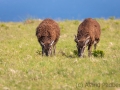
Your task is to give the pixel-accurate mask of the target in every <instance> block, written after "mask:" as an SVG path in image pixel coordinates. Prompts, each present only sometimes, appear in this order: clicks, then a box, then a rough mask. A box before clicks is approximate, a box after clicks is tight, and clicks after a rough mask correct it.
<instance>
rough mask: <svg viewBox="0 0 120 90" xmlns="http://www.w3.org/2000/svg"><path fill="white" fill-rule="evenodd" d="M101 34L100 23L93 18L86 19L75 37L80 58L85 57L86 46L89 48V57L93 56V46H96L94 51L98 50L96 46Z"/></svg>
mask: <svg viewBox="0 0 120 90" xmlns="http://www.w3.org/2000/svg"><path fill="white" fill-rule="evenodd" d="M100 34H101V29H100V25H99V23H98V22H97V21H96V20H94V19H92V18H87V19H85V20H84V21H83V22H82V23H81V24H80V25H79V27H78V32H77V36H76V35H75V42H76V43H77V49H78V56H80V57H82V56H83V53H84V49H85V47H86V46H88V56H91V51H92V45H93V44H94V49H96V45H97V43H98V42H99V41H100Z"/></svg>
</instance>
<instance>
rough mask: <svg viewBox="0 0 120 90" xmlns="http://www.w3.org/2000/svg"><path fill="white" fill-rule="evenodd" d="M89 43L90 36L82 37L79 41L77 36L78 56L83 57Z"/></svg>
mask: <svg viewBox="0 0 120 90" xmlns="http://www.w3.org/2000/svg"><path fill="white" fill-rule="evenodd" d="M89 41H90V36H88V37H82V38H80V39H78V38H77V36H76V35H75V42H76V44H77V49H78V56H79V57H82V56H83V53H84V50H85V47H86V45H87V44H88V43H89Z"/></svg>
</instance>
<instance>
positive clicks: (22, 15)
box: [0, 0, 120, 21]
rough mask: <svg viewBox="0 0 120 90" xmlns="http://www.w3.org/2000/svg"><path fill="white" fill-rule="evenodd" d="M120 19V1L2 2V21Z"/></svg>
mask: <svg viewBox="0 0 120 90" xmlns="http://www.w3.org/2000/svg"><path fill="white" fill-rule="evenodd" d="M111 16H115V17H116V18H120V0H0V21H23V20H25V19H26V18H41V19H44V18H53V19H78V20H80V19H85V18H87V17H92V18H109V17H111Z"/></svg>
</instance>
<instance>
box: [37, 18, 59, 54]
mask: <svg viewBox="0 0 120 90" xmlns="http://www.w3.org/2000/svg"><path fill="white" fill-rule="evenodd" d="M36 36H37V38H38V42H39V43H40V45H41V47H42V55H44V54H46V56H49V55H52V54H53V52H54V54H55V46H56V43H57V41H58V39H59V36H60V28H59V26H58V24H57V23H56V22H55V21H54V20H52V19H45V20H43V21H42V22H41V23H40V24H39V25H38V27H37V28H36Z"/></svg>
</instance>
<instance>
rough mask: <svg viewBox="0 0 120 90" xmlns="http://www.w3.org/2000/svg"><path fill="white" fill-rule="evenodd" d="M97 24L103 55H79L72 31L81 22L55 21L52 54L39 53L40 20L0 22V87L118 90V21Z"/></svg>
mask: <svg viewBox="0 0 120 90" xmlns="http://www.w3.org/2000/svg"><path fill="white" fill-rule="evenodd" d="M96 20H97V21H98V22H99V23H100V25H101V40H100V42H99V44H98V47H97V50H102V51H103V52H104V53H105V56H104V57H103V58H100V57H93V56H92V57H90V58H89V57H88V56H87V49H86V51H85V57H84V58H79V57H78V56H77V55H76V54H75V53H74V51H75V50H76V49H77V48H76V43H75V42H74V34H76V33H77V28H78V25H79V24H80V23H81V22H82V21H78V20H63V21H57V22H58V24H59V26H60V28H61V36H60V39H59V42H58V43H57V46H56V55H55V56H52V57H45V56H43V57H42V55H41V47H40V45H39V43H38V41H37V38H36V36H35V29H36V27H37V26H38V24H39V23H40V22H41V21H40V20H31V19H30V20H26V21H24V22H0V90H120V20H119V19H107V20H105V19H96Z"/></svg>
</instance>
